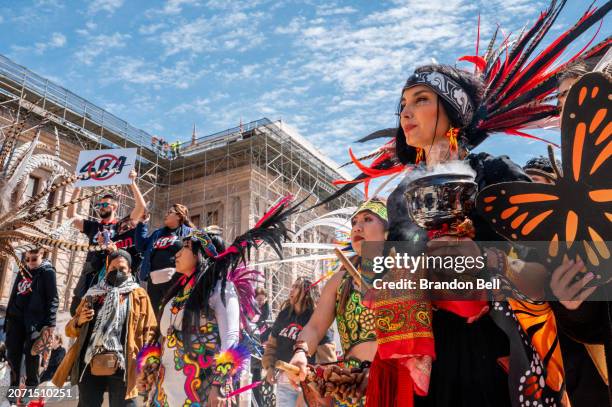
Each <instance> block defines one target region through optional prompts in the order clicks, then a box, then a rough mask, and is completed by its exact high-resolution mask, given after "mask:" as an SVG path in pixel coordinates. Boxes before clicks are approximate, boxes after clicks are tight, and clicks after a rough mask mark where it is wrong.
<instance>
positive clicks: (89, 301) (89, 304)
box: [85, 295, 93, 309]
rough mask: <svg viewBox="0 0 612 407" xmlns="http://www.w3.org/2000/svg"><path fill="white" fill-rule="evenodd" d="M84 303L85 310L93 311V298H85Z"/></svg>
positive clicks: (89, 296)
mask: <svg viewBox="0 0 612 407" xmlns="http://www.w3.org/2000/svg"><path fill="white" fill-rule="evenodd" d="M85 303H86V304H87V308H89V309H93V297H92V296H91V295H88V296H87V297H85Z"/></svg>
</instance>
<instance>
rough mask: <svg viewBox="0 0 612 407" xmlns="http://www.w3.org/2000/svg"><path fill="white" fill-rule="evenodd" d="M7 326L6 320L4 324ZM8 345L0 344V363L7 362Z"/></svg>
mask: <svg viewBox="0 0 612 407" xmlns="http://www.w3.org/2000/svg"><path fill="white" fill-rule="evenodd" d="M4 323H5V324H6V320H5V322H4ZM6 361H7V358H6V344H5V343H4V342H0V362H6Z"/></svg>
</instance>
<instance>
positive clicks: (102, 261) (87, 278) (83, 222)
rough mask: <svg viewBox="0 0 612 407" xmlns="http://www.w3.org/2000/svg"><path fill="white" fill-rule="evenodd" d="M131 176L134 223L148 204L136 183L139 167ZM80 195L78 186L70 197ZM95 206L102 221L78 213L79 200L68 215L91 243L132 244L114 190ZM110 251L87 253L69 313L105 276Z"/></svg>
mask: <svg viewBox="0 0 612 407" xmlns="http://www.w3.org/2000/svg"><path fill="white" fill-rule="evenodd" d="M129 176H130V179H131V180H132V183H131V184H130V188H131V190H132V194H133V196H134V202H135V206H134V209H133V210H132V212H130V216H129V219H130V220H131V221H132V222H133V223H136V222H138V221H139V220H140V219H141V218H142V217H143V216H144V214H145V212H146V208H147V206H146V203H145V200H144V197H143V196H142V193H141V192H140V189H139V188H138V184H137V183H136V179H137V178H138V174H137V173H136V170H132V171H130V175H129ZM80 196H81V189H80V188H75V189H74V191H73V193H72V199H71V200H72V201H74V200H76V199H78V198H79V197H80ZM94 208H95V209H96V211H97V212H98V215H99V216H100V221H97V220H95V221H94V220H89V219H83V218H82V217H81V216H79V215H77V205H76V204H74V205H70V206H68V218H70V219H72V225H73V226H74V227H75V228H76V229H77V230H78V231H79V232H82V233H84V234H86V235H87V238H88V240H89V244H90V245H100V246H103V247H108V245H109V243H110V242H115V243H116V247H117V248H119V249H121V248H124V249H126V250H127V249H128V247H129V246H133V244H134V239H133V232H132V235H131V236H126V235H125V232H126V230H121V221H120V220H119V219H117V216H118V214H117V211H118V209H119V202H118V201H117V200H116V199H115V196H114V195H113V194H105V195H103V196H102V197H101V198H100V200H99V201H98V202H96V203H95V204H94ZM122 220H123V219H122ZM124 223H125V222H124ZM130 240H131V241H130ZM108 253H109V250H100V251H90V252H88V253H87V257H86V259H85V265H84V266H83V270H82V271H81V274H80V276H79V280H78V281H77V283H76V285H75V287H74V290H73V293H72V294H73V295H72V302H71V303H70V315H72V316H74V314H75V312H76V308H77V306H78V305H79V304H80V302H81V299H82V298H83V295H84V294H85V292H86V291H87V290H88V289H89V288H91V287H92V286H94V285H95V284H96V283H98V282H99V280H101V279H103V278H104V274H105V273H106V269H105V267H106V258H107V256H108Z"/></svg>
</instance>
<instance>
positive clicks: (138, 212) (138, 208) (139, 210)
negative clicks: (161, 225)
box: [130, 170, 147, 222]
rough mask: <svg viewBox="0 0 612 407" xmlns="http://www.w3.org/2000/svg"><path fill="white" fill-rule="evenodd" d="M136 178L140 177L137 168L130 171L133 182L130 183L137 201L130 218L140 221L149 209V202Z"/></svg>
mask: <svg viewBox="0 0 612 407" xmlns="http://www.w3.org/2000/svg"><path fill="white" fill-rule="evenodd" d="M136 178H138V173H137V172H136V170H132V171H130V179H131V180H132V183H131V184H130V189H131V190H132V195H133V196H134V202H135V203H136V204H135V206H134V209H132V212H131V213H130V219H132V220H133V221H136V222H138V221H139V220H140V219H142V217H143V216H144V214H145V211H146V210H147V204H146V202H145V200H144V197H143V196H142V193H141V192H140V188H138V184H137V183H136Z"/></svg>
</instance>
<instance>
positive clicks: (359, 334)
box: [290, 198, 388, 406]
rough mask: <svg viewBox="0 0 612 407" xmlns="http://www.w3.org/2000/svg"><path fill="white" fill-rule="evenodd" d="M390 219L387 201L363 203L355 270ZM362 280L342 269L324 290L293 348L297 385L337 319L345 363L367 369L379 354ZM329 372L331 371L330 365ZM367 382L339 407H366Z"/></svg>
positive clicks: (354, 238) (354, 236) (355, 217)
mask: <svg viewBox="0 0 612 407" xmlns="http://www.w3.org/2000/svg"><path fill="white" fill-rule="evenodd" d="M387 225H388V217H387V207H386V204H385V201H384V200H382V199H379V198H373V199H370V200H367V201H365V202H363V203H362V204H361V205H360V206H359V207H358V208H357V209H356V210H355V212H354V213H353V214H352V216H351V245H352V247H353V250H355V253H356V254H357V256H355V258H354V259H353V262H354V263H355V265H356V266H355V267H356V268H357V269H361V259H362V257H361V256H362V250H363V246H364V243H365V242H382V241H384V239H385V233H386V231H387ZM361 288H362V287H361V281H355V276H353V274H352V273H350V272H349V270H347V269H346V267H343V268H342V269H340V270H339V271H338V272H336V273H335V274H334V275H333V276H332V277H331V278H330V280H329V281H328V282H327V284H326V285H325V287H324V288H323V293H322V294H321V298H320V300H319V301H318V302H317V306H316V308H315V312H314V314H313V316H312V318H311V319H310V321H309V322H308V324H307V325H306V326H305V327H304V329H303V330H302V332H301V333H300V335H299V336H298V340H297V342H296V344H295V346H294V353H293V358H292V359H291V362H290V363H291V364H293V365H295V366H298V367H299V368H300V373H299V375H295V374H294V375H291V376H290V379H291V380H292V381H294V382H299V381H303V380H305V379H306V373H307V364H308V356H309V355H311V354H313V353H314V352H315V351H314V349H316V344H317V343H318V342H319V341H320V340H321V339H322V338H323V336H324V335H325V333H326V332H327V330H328V329H329V328H330V326H331V325H332V323H333V322H334V320H335V321H336V324H337V326H338V333H339V334H340V343H341V345H342V351H343V353H344V356H343V361H342V364H343V366H344V368H345V369H347V371H350V369H351V368H356V369H363V370H367V366H369V363H370V362H371V361H372V360H373V359H374V355H376V332H375V321H374V319H375V318H374V313H373V312H372V310H371V309H369V308H367V307H366V306H365V305H364V298H363V296H362V291H361ZM329 369H332V367H331V366H329ZM366 383H367V380H364V381H363V382H362V383H359V385H356V386H355V387H357V389H355V391H354V392H353V395H352V396H351V397H347V398H342V397H341V396H339V395H336V397H335V403H336V404H335V405H338V406H345V405H346V406H363V405H364V404H365V401H366V400H365V397H363V396H364V391H365V386H366Z"/></svg>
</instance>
